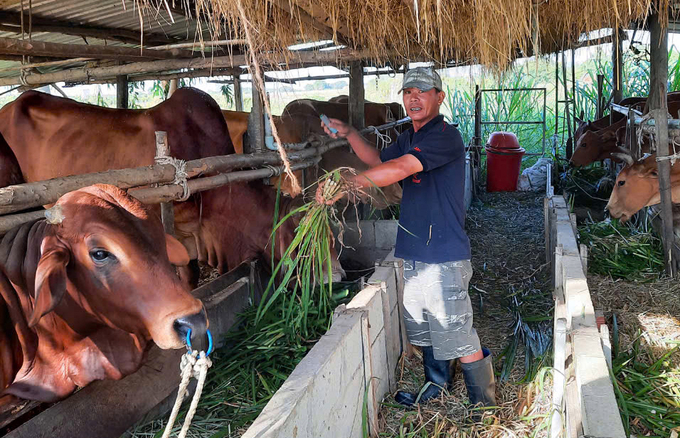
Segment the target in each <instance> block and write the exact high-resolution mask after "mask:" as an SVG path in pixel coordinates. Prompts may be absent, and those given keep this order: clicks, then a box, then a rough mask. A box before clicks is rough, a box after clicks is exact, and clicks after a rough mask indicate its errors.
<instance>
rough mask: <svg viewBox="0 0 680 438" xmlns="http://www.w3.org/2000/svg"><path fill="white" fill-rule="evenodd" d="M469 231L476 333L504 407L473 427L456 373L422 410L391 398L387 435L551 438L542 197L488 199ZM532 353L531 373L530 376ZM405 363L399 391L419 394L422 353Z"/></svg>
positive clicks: (476, 207)
mask: <svg viewBox="0 0 680 438" xmlns="http://www.w3.org/2000/svg"><path fill="white" fill-rule="evenodd" d="M467 231H468V235H469V237H470V243H471V246H472V264H473V267H474V271H475V272H474V276H473V278H472V281H471V284H470V290H469V293H470V297H471V299H472V302H473V306H474V312H475V327H476V328H477V331H478V333H479V336H480V339H481V341H482V344H483V345H484V346H486V347H488V348H489V349H490V350H491V351H492V353H493V354H494V356H495V360H494V362H495V370H496V377H497V391H496V394H497V397H498V402H499V405H500V408H499V409H497V410H495V412H485V414H484V418H482V420H481V421H480V422H478V423H473V422H472V420H471V411H470V406H469V403H468V401H467V391H466V389H465V384H464V382H463V378H462V374H461V372H460V369H458V370H457V374H456V380H455V384H454V388H453V390H452V391H451V392H450V393H449V394H448V395H444V396H442V397H441V398H440V399H438V400H434V401H431V402H429V403H427V404H425V405H423V406H421V407H420V408H419V409H418V408H416V409H405V408H401V407H399V405H397V404H396V402H395V401H394V398H393V397H392V396H391V395H390V396H388V397H387V398H386V399H385V400H384V403H383V406H382V409H381V430H382V432H381V433H380V436H381V437H420V438H423V437H428V438H434V437H442V438H443V437H513V436H517V437H533V436H537V437H541V436H546V435H547V429H546V428H547V427H548V425H549V400H550V397H551V391H550V388H551V384H550V375H549V373H547V372H546V370H547V369H546V368H545V367H546V366H550V365H551V364H552V359H551V357H550V350H551V349H550V347H551V345H552V312H553V310H552V303H553V301H552V289H551V287H550V272H549V269H550V267H549V265H548V264H546V263H545V246H544V239H543V195H542V194H537V193H482V194H481V195H480V199H478V200H476V201H474V203H473V205H472V208H471V209H470V210H469V211H468V217H467ZM513 351H514V352H515V354H514V355H513V354H512V353H513ZM527 351H530V353H529V357H530V360H529V361H528V362H529V370H530V371H531V373H529V374H530V375H528V376H525V375H526V374H527V371H528V369H527V366H526V365H527V364H526V362H525V359H526V354H527ZM546 351H547V353H546ZM513 356H514V361H513ZM536 356H539V357H538V358H537V357H536ZM402 360H403V366H402V372H401V382H400V384H399V386H400V388H401V389H408V390H417V389H418V388H419V387H420V385H422V383H423V372H422V362H421V359H420V357H419V354H418V353H417V352H416V354H415V355H413V356H412V357H410V358H403V359H402Z"/></svg>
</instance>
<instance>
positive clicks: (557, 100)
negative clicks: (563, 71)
mask: <svg viewBox="0 0 680 438" xmlns="http://www.w3.org/2000/svg"><path fill="white" fill-rule="evenodd" d="M558 56H559V55H558V54H557V53H555V135H557V131H558V129H559V127H560V58H559V57H558Z"/></svg>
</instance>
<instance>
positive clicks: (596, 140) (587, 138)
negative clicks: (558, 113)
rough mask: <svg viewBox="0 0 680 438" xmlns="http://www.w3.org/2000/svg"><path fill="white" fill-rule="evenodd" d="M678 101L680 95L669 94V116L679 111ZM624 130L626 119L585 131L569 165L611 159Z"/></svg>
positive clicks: (623, 134) (581, 164)
mask: <svg viewBox="0 0 680 438" xmlns="http://www.w3.org/2000/svg"><path fill="white" fill-rule="evenodd" d="M636 99H640V98H636ZM678 99H680V93H672V94H669V99H668V112H670V113H671V114H677V112H678V111H679V110H680V100H678ZM644 102H645V101H643V102H638V103H637V107H638V108H640V104H641V103H644ZM642 106H644V105H642ZM635 107H636V105H633V108H635ZM625 128H626V119H625V118H621V119H619V121H617V122H616V123H613V124H611V125H609V126H607V127H605V128H602V129H598V130H587V131H586V132H584V133H583V135H581V136H580V137H579V138H578V141H577V142H576V149H575V150H574V155H572V157H571V163H572V164H574V165H576V166H585V165H588V164H590V163H594V162H595V161H602V160H604V159H607V158H612V155H611V154H612V153H613V152H616V151H617V149H618V147H619V146H621V143H620V142H619V139H621V138H623V140H624V142H625ZM621 130H623V131H621ZM643 152H647V151H643Z"/></svg>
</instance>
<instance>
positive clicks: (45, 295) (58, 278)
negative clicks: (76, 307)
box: [28, 236, 71, 327]
mask: <svg viewBox="0 0 680 438" xmlns="http://www.w3.org/2000/svg"><path fill="white" fill-rule="evenodd" d="M41 254H42V255H41V257H40V261H39V262H38V268H37V270H36V273H35V299H34V300H33V311H32V313H31V316H30V318H29V320H28V325H29V327H33V326H35V325H36V324H37V323H38V321H40V318H42V317H43V316H45V315H47V314H48V313H50V312H51V311H52V310H53V309H54V308H55V307H56V306H57V304H59V302H60V301H61V299H62V298H63V297H64V293H65V292H66V265H68V263H69V260H70V259H71V253H70V251H69V250H68V248H66V247H65V246H64V245H63V244H62V243H61V242H59V239H57V237H55V236H47V237H45V239H43V242H42V248H41Z"/></svg>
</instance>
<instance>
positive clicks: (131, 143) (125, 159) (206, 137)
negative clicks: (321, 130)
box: [0, 88, 342, 278]
mask: <svg viewBox="0 0 680 438" xmlns="http://www.w3.org/2000/svg"><path fill="white" fill-rule="evenodd" d="M154 131H166V132H167V133H168V143H169V146H170V155H171V156H173V157H176V158H180V159H183V160H194V159H198V158H203V157H208V156H214V155H227V154H233V153H234V148H233V145H232V143H231V140H230V136H229V131H228V130H227V125H226V123H225V121H224V117H223V115H222V113H221V111H220V109H219V106H218V105H217V103H216V102H215V101H214V100H213V99H212V98H211V97H210V96H209V95H207V94H206V93H203V92H202V91H199V90H195V89H191V88H180V89H179V90H177V91H176V92H175V93H174V94H173V95H172V97H171V98H170V99H168V100H166V101H165V102H163V103H161V104H159V105H157V106H155V107H153V108H150V109H147V110H121V109H109V108H102V107H98V106H94V105H87V104H82V103H78V102H75V101H73V100H70V99H64V98H61V97H55V96H50V95H48V94H44V93H39V92H35V91H29V92H26V93H24V94H22V95H21V96H20V97H19V98H18V99H17V100H15V101H14V102H12V103H10V104H8V105H6V106H5V107H3V108H2V110H0V133H2V135H3V137H4V140H5V141H6V144H5V145H0V162H2V163H3V164H0V168H3V169H4V168H8V167H9V168H10V169H11V167H12V163H15V165H18V166H19V167H20V171H19V170H17V169H15V170H13V171H12V172H8V173H7V174H2V175H0V183H3V184H1V185H7V184H9V183H16V182H17V181H15V179H16V178H13V179H14V180H12V179H10V178H8V177H7V175H17V174H20V175H21V176H22V178H23V180H24V181H26V182H33V181H42V180H45V179H49V178H55V177H59V176H67V175H74V174H83V173H90V172H99V171H104V170H109V169H119V168H128V167H138V166H144V165H150V164H152V163H153V161H154V155H155V135H154ZM8 151H9V152H8ZM10 154H11V156H9V155H10ZM8 163H9V164H8ZM3 178H4V180H3ZM213 190H214V191H216V192H219V194H210V195H208V196H204V195H202V194H197V195H195V196H194V199H193V201H190V202H181V203H175V216H176V220H175V232H176V233H177V236H178V237H179V238H180V240H181V242H182V243H183V244H184V245H185V246H186V248H187V251H188V252H189V254H190V255H191V256H192V259H195V258H196V257H199V255H200V254H201V252H200V251H199V248H200V247H203V246H205V242H201V241H200V239H201V236H202V235H203V233H200V232H199V230H200V228H201V227H208V228H211V227H213V224H210V223H206V221H207V219H206V217H208V218H210V219H209V220H214V221H216V222H217V224H214V226H215V227H219V226H225V229H227V230H230V231H231V234H230V233H226V232H224V233H221V234H220V236H221V237H222V239H224V240H222V241H219V242H212V243H211V245H212V246H213V247H214V248H215V250H216V251H218V252H219V253H220V257H218V259H221V260H230V261H232V260H233V261H238V263H236V264H234V265H232V264H231V263H230V264H229V265H223V266H222V267H221V269H220V273H224V272H226V271H225V270H228V269H232V268H234V267H236V265H237V264H239V263H240V262H242V261H245V260H248V258H249V255H250V254H252V252H253V251H252V250H251V249H252V245H253V244H254V243H253V242H249V245H245V244H242V245H240V246H235V245H233V244H232V241H236V240H238V241H241V242H245V241H247V239H248V237H249V236H248V235H244V234H243V233H242V232H241V231H240V228H239V226H242V225H243V224H244V223H245V222H247V221H253V222H255V223H263V222H262V221H259V220H257V221H256V220H253V218H254V217H257V218H258V219H260V218H266V219H267V220H268V221H269V225H268V226H267V228H266V229H263V230H260V232H263V233H264V232H267V233H268V232H270V231H271V229H272V222H271V221H272V219H273V216H274V206H275V203H274V201H273V200H272V199H271V198H270V197H267V198H265V199H263V203H261V204H260V205H258V208H257V209H252V208H250V207H246V206H245V204H243V203H241V202H234V203H230V204H229V205H230V208H231V209H230V210H225V211H222V210H216V211H214V212H212V210H213V209H216V208H219V207H218V206H217V205H225V204H226V202H225V201H220V202H217V201H214V202H215V203H216V204H215V205H214V204H212V203H211V201H212V200H215V199H216V198H218V197H222V198H223V199H227V198H229V197H232V196H233V197H234V198H235V199H243V197H244V196H249V195H250V194H252V192H253V191H257V190H263V191H264V190H266V191H270V190H269V188H268V187H267V186H265V185H264V184H263V183H262V182H260V181H254V182H251V183H249V184H248V185H245V184H235V185H232V186H226V187H221V188H217V189H213ZM204 198H205V201H203V199H204ZM264 201H266V203H264ZM199 222H200V223H199ZM230 222H231V223H234V224H235V226H233V227H232V226H226V224H227V223H230ZM287 230H288V229H287ZM288 231H289V232H290V233H293V231H292V230H288ZM292 238H293V236H292V234H291V235H289V236H286V241H291V240H292ZM257 241H258V242H259V238H258V239H257ZM246 246H247V247H248V250H246ZM259 252H260V253H261V254H262V255H264V256H268V255H269V253H270V249H269V248H267V247H266V245H265V246H261V247H260V248H259ZM212 260H215V259H212ZM206 261H209V260H206ZM214 267H217V266H214ZM335 267H336V271H337V275H335V277H336V278H337V277H338V275H340V274H341V273H342V271H341V268H340V267H339V263H337V260H336V266H335ZM184 274H185V275H188V273H186V272H184Z"/></svg>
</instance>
